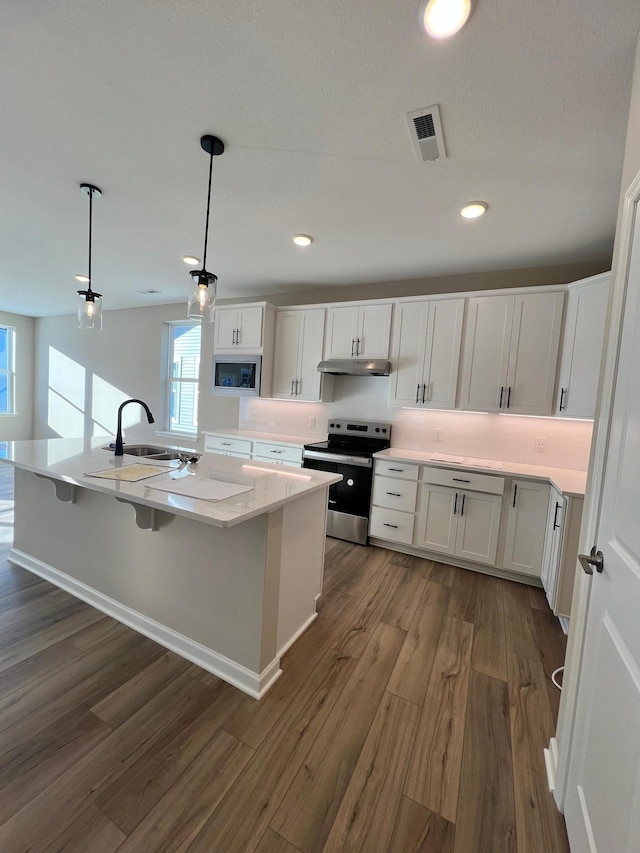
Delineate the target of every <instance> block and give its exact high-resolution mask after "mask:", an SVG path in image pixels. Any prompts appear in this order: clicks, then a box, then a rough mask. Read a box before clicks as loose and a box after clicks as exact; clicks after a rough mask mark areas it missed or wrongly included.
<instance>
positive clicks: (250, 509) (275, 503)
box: [0, 436, 341, 527]
mask: <svg viewBox="0 0 640 853" xmlns="http://www.w3.org/2000/svg"><path fill="white" fill-rule="evenodd" d="M111 440H113V437H112V436H108V437H104V438H94V439H90V440H88V441H87V440H84V439H82V438H53V439H41V440H36V441H10V442H7V458H6V459H0V462H2V463H5V464H9V465H13V466H15V467H16V468H21V469H24V470H26V471H31V472H33V473H35V474H41V475H44V476H48V477H51V478H53V479H54V480H61V481H63V482H65V483H70V484H71V485H75V486H79V487H81V488H84V489H90V490H92V491H96V492H102V493H104V494H112V495H114V497H118V498H121V499H123V500H129V501H131V502H132V503H137V504H143V505H145V506H150V507H153V508H154V509H158V510H164V511H165V512H169V513H172V514H174V515H183V516H186V517H188V518H192V519H194V520H196V521H202V522H204V523H205V524H213V525H215V526H216V527H231V526H233V525H235V524H240V523H242V522H243V521H247V520H248V519H250V518H254V517H255V516H258V515H262V514H263V513H268V512H272V511H273V510H275V509H278V508H279V507H281V506H284V505H285V504H288V503H290V502H291V501H295V500H297V499H298V498H299V497H302V496H303V495H306V494H310V493H311V492H314V491H317V490H318V489H325V488H327V487H328V486H330V485H331V484H332V483H337V482H339V481H340V479H341V477H340V476H339V475H335V474H328V473H325V472H323V471H315V470H313V469H304V470H303V469H301V468H294V467H290V466H288V465H270V464H269V463H266V462H258V461H252V460H249V459H246V460H245V459H236V458H233V457H229V456H220V455H218V454H210V453H206V454H204V455H203V456H202V458H201V459H200V461H199V462H198V463H197V464H196V465H194V466H191V469H190V470H192V471H193V472H194V476H196V477H208V478H212V479H214V480H218V481H221V482H226V483H237V484H239V485H248V486H251V490H250V491H247V492H243V493H242V494H240V495H237V496H235V497H231V498H226V499H225V500H221V501H207V500H198V499H196V498H190V497H185V496H182V495H176V494H172V493H171V492H165V491H159V490H158V489H154V488H153V483H154V482H167V481H168V480H170V478H171V474H172V473H175V471H176V469H177V468H178V467H179V465H180V463H179V462H165V461H158V460H151V459H141V458H138V457H135V456H127V455H126V453H125V455H124V456H121V457H119V458H116V457H115V456H114V455H113V451H111V450H104V449H102V447H103V446H104V445H106V444H108V443H109V441H111ZM158 446H159V445H158ZM125 449H126V445H125ZM133 463H144V464H145V465H154V466H158V467H160V468H163V469H165V470H166V474H162V475H160V476H158V477H157V478H155V477H152V478H151V479H147V480H140V481H139V482H137V483H127V482H122V481H114V480H103V479H96V478H92V477H88V476H87V474H89V473H92V472H97V471H104V470H105V469H108V468H110V467H114V468H117V467H121V466H123V465H131V464H133Z"/></svg>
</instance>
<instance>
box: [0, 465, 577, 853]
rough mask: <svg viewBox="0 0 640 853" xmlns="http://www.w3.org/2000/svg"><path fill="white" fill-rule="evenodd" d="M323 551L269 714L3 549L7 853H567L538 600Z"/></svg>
mask: <svg viewBox="0 0 640 853" xmlns="http://www.w3.org/2000/svg"><path fill="white" fill-rule="evenodd" d="M0 469H1V466H0ZM5 509H6V507H5ZM328 542H329V545H328V552H327V560H326V572H325V595H324V597H323V599H322V603H321V608H320V615H319V617H318V619H317V620H316V622H315V623H314V624H313V625H312V626H311V628H310V629H309V630H308V631H307V632H306V634H304V635H303V637H302V638H301V639H300V640H299V641H298V642H297V643H296V644H295V646H294V647H293V648H292V649H291V650H290V652H289V653H288V654H287V655H286V656H285V658H284V661H283V675H282V676H281V678H280V679H279V681H278V682H276V684H275V686H274V687H273V688H272V690H271V691H270V692H269V694H268V695H267V696H266V697H265V698H264V699H263V700H261V701H260V702H256V701H254V700H252V699H250V698H248V697H247V696H245V695H244V694H242V693H240V692H239V691H238V690H236V689H234V688H233V687H231V686H230V685H227V684H225V683H224V682H222V681H220V680H218V679H217V678H215V677H214V676H211V675H209V674H207V673H204V672H203V671H202V670H199V669H197V668H196V667H194V666H191V665H190V664H188V663H187V662H185V661H183V660H182V659H180V658H178V657H177V656H176V655H174V654H171V653H167V652H166V651H165V650H164V649H162V648H161V647H160V646H158V645H156V644H154V643H153V642H151V641H150V640H147V639H145V638H143V637H140V636H139V635H137V634H135V633H134V632H133V631H130V630H129V629H127V628H125V627H123V626H121V625H119V624H118V623H117V622H115V621H113V620H112V619H110V618H108V617H104V616H102V615H101V614H100V613H99V612H97V611H95V610H92V609H91V608H90V607H88V606H86V605H84V604H82V603H80V602H78V601H76V600H75V599H73V598H71V597H70V596H68V595H67V594H66V593H64V592H61V591H59V590H56V589H55V588H54V587H52V586H50V585H49V584H47V583H45V582H44V581H41V580H39V579H38V578H37V577H35V576H33V575H30V574H29V573H27V572H24V571H22V570H20V569H17V568H13V567H11V566H10V565H9V564H8V563H7V562H6V559H3V557H4V556H5V555H2V554H0V851H2V853H14V851H20V852H21V853H22V851H30V853H35V851H46V853H53V852H54V851H64V852H65V853H75V851H77V853H110V852H111V851H115V850H119V851H134V850H135V851H144V853H155V851H166V853H178V851H190V853H193V852H194V851H201V853H218V851H220V853H233V851H238V853H250V851H254V850H256V851H258V853H295V851H302V853H306V852H307V851H320V850H326V851H365V853H377V851H381V853H382V852H383V851H384V853H387V852H388V851H391V853H407V851H428V853H445V851H447V853H475V851H479V853H480V851H481V853H485V851H486V853H500V851H513V853H515V851H518V853H524V851H527V853H565V851H568V845H567V841H566V835H565V829H564V822H563V819H562V817H561V815H560V814H559V813H558V812H557V811H556V809H555V806H554V803H553V800H552V798H551V796H550V794H549V793H548V791H547V788H546V777H545V772H544V762H543V754H542V749H543V747H544V746H546V745H547V743H548V740H549V737H550V735H551V734H552V733H553V731H554V727H555V717H556V713H557V706H558V698H559V694H558V691H557V690H556V688H555V687H553V685H551V683H550V681H549V674H550V672H551V671H552V670H553V669H555V667H557V666H560V665H561V663H562V660H563V657H564V650H565V642H564V636H563V634H562V632H561V630H560V628H559V626H558V623H557V621H556V620H555V619H554V618H553V617H552V615H551V613H550V612H549V610H548V608H547V605H546V601H545V599H544V596H543V595H542V593H541V592H539V591H537V590H534V589H532V588H527V587H525V586H520V585H518V584H513V583H509V582H507V581H502V580H498V579H495V578H489V577H485V576H482V575H476V574H475V573H472V572H467V571H464V570H462V569H456V568H453V567H451V566H446V565H444V564H441V563H433V562H431V561H429V560H419V559H416V558H412V557H405V556H403V555H401V554H396V553H394V552H391V551H385V550H382V549H377V548H363V547H360V546H355V545H350V544H347V543H342V542H337V541H336V540H328ZM2 547H3V546H2V545H1V544H0V548H2Z"/></svg>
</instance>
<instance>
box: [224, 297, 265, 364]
mask: <svg viewBox="0 0 640 853" xmlns="http://www.w3.org/2000/svg"><path fill="white" fill-rule="evenodd" d="M264 314H265V308H264V306H263V305H250V304H247V305H235V306H230V307H228V308H216V311H215V316H214V324H215V327H214V343H213V348H214V352H217V353H219V352H246V353H257V354H260V353H261V352H262V344H263V326H264Z"/></svg>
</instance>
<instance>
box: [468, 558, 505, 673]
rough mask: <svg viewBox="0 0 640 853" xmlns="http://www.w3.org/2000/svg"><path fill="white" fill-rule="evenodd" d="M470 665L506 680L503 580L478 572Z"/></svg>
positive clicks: (479, 670)
mask: <svg viewBox="0 0 640 853" xmlns="http://www.w3.org/2000/svg"><path fill="white" fill-rule="evenodd" d="M471 666H472V667H473V669H474V670H475V671H476V672H483V673H484V674H485V675H488V676H490V677H491V678H499V679H500V680H501V681H505V682H506V680H507V647H506V625H505V615H504V593H503V583H502V581H501V580H500V579H499V578H491V577H488V576H487V575H478V578H477V582H476V614H475V619H474V631H473V649H472V651H471Z"/></svg>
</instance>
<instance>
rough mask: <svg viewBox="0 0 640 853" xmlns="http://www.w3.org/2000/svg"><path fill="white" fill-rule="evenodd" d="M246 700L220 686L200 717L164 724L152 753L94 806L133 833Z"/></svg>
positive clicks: (117, 779)
mask: <svg viewBox="0 0 640 853" xmlns="http://www.w3.org/2000/svg"><path fill="white" fill-rule="evenodd" d="M245 701H248V697H247V696H245V695H244V694H243V693H241V692H240V691H239V690H237V689H236V688H234V687H232V686H231V685H230V684H223V683H222V682H220V684H219V686H218V695H217V696H216V698H215V699H214V700H213V701H211V702H210V704H209V705H208V706H207V707H206V709H205V710H204V712H203V713H202V714H200V715H199V716H197V717H195V719H193V720H192V721H191V722H190V723H188V724H187V722H186V721H185V719H184V718H180V719H178V720H177V721H176V722H175V723H174V724H173V725H171V726H168V727H167V728H166V729H165V732H164V733H163V736H162V738H161V739H159V740H156V741H155V742H154V744H153V749H150V750H147V752H145V753H143V754H142V755H141V756H140V757H139V758H138V759H137V761H136V762H135V763H134V764H132V765H131V766H130V767H129V768H128V770H127V772H126V773H125V774H122V775H116V776H115V777H114V778H113V780H112V781H111V783H110V784H109V785H103V786H102V788H101V790H100V792H99V793H98V794H97V796H96V800H95V802H96V804H97V805H98V806H99V807H100V809H101V810H102V811H103V812H104V813H105V814H106V815H107V816H108V817H109V818H111V820H112V821H113V822H114V823H115V824H116V825H117V826H118V827H120V829H122V830H123V832H125V833H127V834H130V833H132V832H133V830H134V829H135V828H136V827H137V825H138V824H139V823H140V821H141V819H142V818H144V817H145V816H146V815H147V814H148V813H149V812H151V810H152V809H153V808H154V807H155V806H156V804H157V803H158V802H159V801H160V800H161V799H162V798H163V797H164V795H165V794H166V793H167V792H168V791H169V790H170V789H171V788H172V786H174V785H175V784H176V783H177V781H178V779H179V778H180V776H181V775H182V774H183V773H187V774H188V773H189V772H190V770H191V767H192V765H193V763H194V762H195V760H196V759H197V757H198V755H199V754H200V753H201V752H202V751H203V750H204V749H206V748H207V747H208V745H209V744H210V743H211V741H212V740H213V738H214V736H215V734H216V732H217V731H218V730H219V729H220V728H221V727H222V726H223V724H224V723H225V722H226V720H227V718H228V717H229V716H230V715H233V713H234V712H235V711H236V709H237V708H238V707H239V706H240V705H241V704H242V703H243V702H245ZM174 793H175V790H174Z"/></svg>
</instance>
